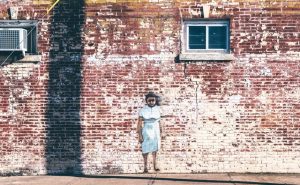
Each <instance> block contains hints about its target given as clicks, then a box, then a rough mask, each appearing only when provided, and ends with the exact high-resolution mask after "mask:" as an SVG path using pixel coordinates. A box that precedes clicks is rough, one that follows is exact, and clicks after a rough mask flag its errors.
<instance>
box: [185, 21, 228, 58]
mask: <svg viewBox="0 0 300 185" xmlns="http://www.w3.org/2000/svg"><path fill="white" fill-rule="evenodd" d="M228 25H229V22H228V21H188V22H185V24H184V29H185V30H184V33H185V39H184V40H186V44H185V47H186V48H185V49H186V51H188V52H193V51H196V52H201V51H205V52H210V51H211V52H228V51H229V26H228Z"/></svg>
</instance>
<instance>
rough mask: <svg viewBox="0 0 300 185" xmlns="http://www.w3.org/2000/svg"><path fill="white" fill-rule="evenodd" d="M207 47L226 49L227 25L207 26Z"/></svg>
mask: <svg viewBox="0 0 300 185" xmlns="http://www.w3.org/2000/svg"><path fill="white" fill-rule="evenodd" d="M208 29H209V31H208V32H209V39H208V40H209V45H208V48H209V49H226V48H227V43H226V40H227V31H226V30H227V27H226V26H209V28H208Z"/></svg>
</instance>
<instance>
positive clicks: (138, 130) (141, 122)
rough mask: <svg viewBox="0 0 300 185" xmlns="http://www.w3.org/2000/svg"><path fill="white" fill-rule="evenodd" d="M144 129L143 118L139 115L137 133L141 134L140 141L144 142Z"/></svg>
mask: <svg viewBox="0 0 300 185" xmlns="http://www.w3.org/2000/svg"><path fill="white" fill-rule="evenodd" d="M142 129H143V118H142V117H139V119H138V124H137V134H138V136H139V142H140V143H142V142H143V140H144V139H143V135H142Z"/></svg>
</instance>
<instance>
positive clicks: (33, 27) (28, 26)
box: [0, 20, 37, 55]
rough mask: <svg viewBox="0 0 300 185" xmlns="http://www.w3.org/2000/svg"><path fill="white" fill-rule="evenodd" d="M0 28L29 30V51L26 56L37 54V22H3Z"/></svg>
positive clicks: (0, 23)
mask: <svg viewBox="0 0 300 185" xmlns="http://www.w3.org/2000/svg"><path fill="white" fill-rule="evenodd" d="M0 28H11V29H18V28H22V29H25V30H27V51H26V54H31V55H32V54H37V21H34V20H2V21H0Z"/></svg>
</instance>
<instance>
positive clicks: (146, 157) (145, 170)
mask: <svg viewBox="0 0 300 185" xmlns="http://www.w3.org/2000/svg"><path fill="white" fill-rule="evenodd" d="M143 158H144V173H147V172H148V153H146V154H143Z"/></svg>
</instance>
